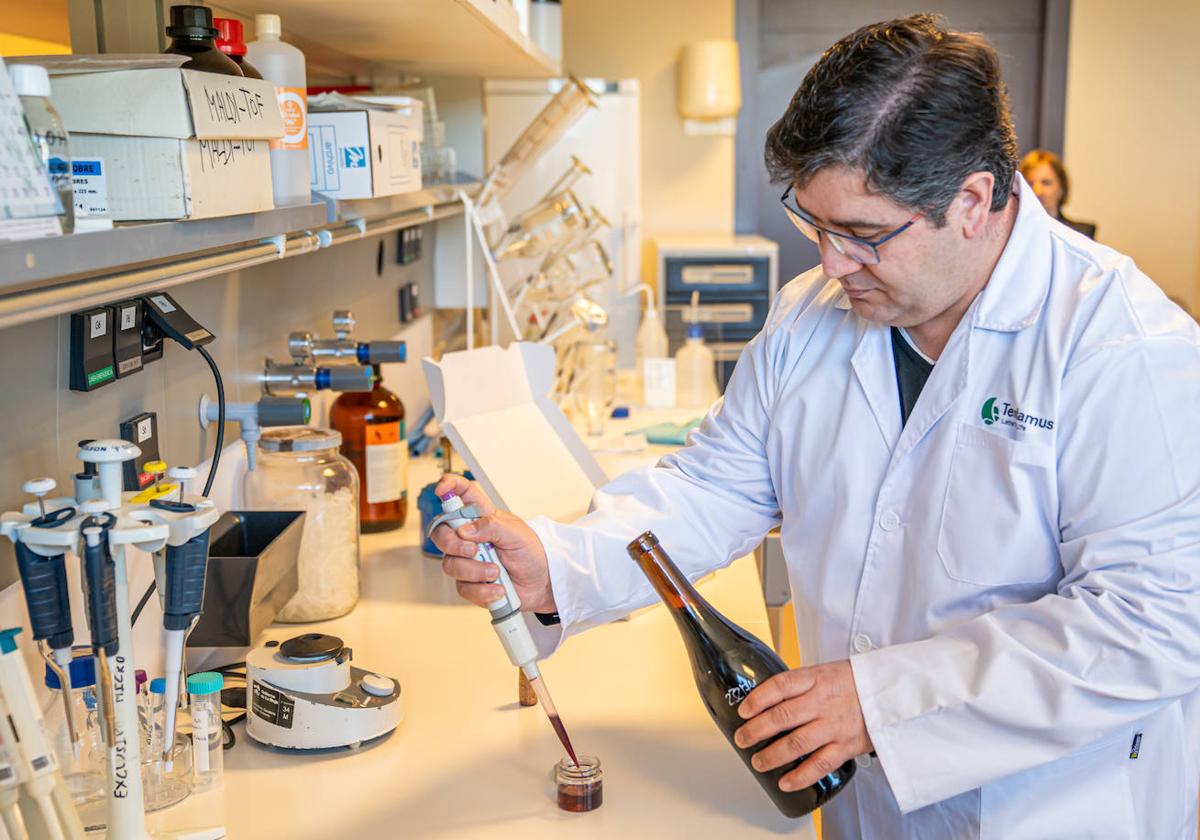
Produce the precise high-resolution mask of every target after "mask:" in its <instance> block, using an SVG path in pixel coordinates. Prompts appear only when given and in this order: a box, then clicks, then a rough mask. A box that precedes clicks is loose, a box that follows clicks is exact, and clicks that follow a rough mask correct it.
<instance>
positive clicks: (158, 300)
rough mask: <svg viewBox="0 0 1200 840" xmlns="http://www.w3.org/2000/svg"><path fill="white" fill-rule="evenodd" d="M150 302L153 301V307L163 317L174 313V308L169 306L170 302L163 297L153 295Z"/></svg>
mask: <svg viewBox="0 0 1200 840" xmlns="http://www.w3.org/2000/svg"><path fill="white" fill-rule="evenodd" d="M150 300H152V301H154V305H155V306H157V307H158V311H159V312H162V313H163V314H164V315H165V314H166V313H168V312H174V311H175V307H174V306H172V305H171V301H169V300H167V299H166V297H164V296H163V295H153V296H151V298H150Z"/></svg>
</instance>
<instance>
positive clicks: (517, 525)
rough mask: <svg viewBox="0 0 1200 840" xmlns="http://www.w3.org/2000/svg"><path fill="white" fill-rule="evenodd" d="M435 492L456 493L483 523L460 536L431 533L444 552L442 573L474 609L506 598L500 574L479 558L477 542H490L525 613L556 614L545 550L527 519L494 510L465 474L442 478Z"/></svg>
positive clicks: (476, 523) (451, 532) (446, 531)
mask: <svg viewBox="0 0 1200 840" xmlns="http://www.w3.org/2000/svg"><path fill="white" fill-rule="evenodd" d="M435 492H436V493H437V494H438V496H441V495H443V494H445V493H451V492H453V493H457V494H458V496H459V498H461V499H462V500H463V502H464V504H468V505H472V504H473V505H477V506H478V507H479V509H480V511H481V512H482V513H483V514H484V516H483V518H482V519H477V520H476V521H474V522H471V523H468V524H466V525H464V526H462V527H461V528H459V529H458V530H457V531H454V530H451V528H450V526H449V525H441V526H439V527H438V528H437V530H435V531H434V532H433V543H434V545H436V546H437V547H438V548H440V549H441V550H442V551H443V552H444V553H445V555H446V556H445V558H444V559H443V560H442V571H444V572H445V573H446V574H447V575H448V576H449V577H452V578H454V579H455V581H457V586H458V594H459V595H461V596H462V597H463V598H465V599H467V600H468V601H470V602H471V603H473V604H479V605H480V606H487V605H488V604H489V603H491V602H492V601H495V600H497V599H499V598H502V597H504V589H503V588H502V587H501V586H500V584H498V583H491V582H490V581H494V580H496V578H497V576H498V574H499V570H497V569H496V567H495V566H494V565H493V564H491V563H481V562H479V561H478V560H476V559H475V552H476V551H477V550H478V547H479V543H485V542H490V543H491V544H492V545H493V546H494V547H495V549H496V553H497V554H498V555H499V556H500V562H501V563H503V564H504V568H506V569H508V576H509V577H510V578H512V582H513V588H515V589H516V590H517V596H518V597H520V599H521V608H522V609H524V610H528V611H530V612H539V613H552V612H557V611H558V608H557V607H556V606H555V604H554V592H553V591H552V590H551V588H550V570H549V565H548V563H547V561H546V549H545V548H543V547H542V541H541V540H539V539H538V536H537V534H535V533H534V532H533V529H532V528H530V527H529V525H528V524H526V522H525V520H523V519H520V518H518V517H516V516H513V515H512V514H511V513H505V512H503V511H498V510H496V506H495V505H493V504H492V501H491V499H489V498H488V497H487V494H486V493H484V492H483V490H482V489H480V487H479V486H478V485H477V484H474V483H473V482H470V481H468V480H467V479H465V478H463V477H462V476H461V475H452V474H448V475H444V476H442V479H441V481H439V482H438V484H437V487H436V488H435Z"/></svg>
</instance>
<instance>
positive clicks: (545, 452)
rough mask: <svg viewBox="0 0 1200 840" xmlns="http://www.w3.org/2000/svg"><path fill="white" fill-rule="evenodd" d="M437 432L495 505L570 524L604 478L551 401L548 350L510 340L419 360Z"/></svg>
mask: <svg viewBox="0 0 1200 840" xmlns="http://www.w3.org/2000/svg"><path fill="white" fill-rule="evenodd" d="M421 365H422V367H424V369H425V381H426V384H428V386H429V396H430V398H431V399H432V401H433V410H434V413H435V414H436V415H437V419H438V422H440V423H441V424H442V432H443V434H445V435H446V436H447V437H448V438H450V442H451V443H452V444H453V445H454V450H455V451H456V452H457V453H458V454H459V455H461V456H462V458H463V460H464V461H466V463H467V466H468V467H469V468H470V470H471V472H472V473H474V474H475V478H476V479H477V480H478V481H479V483H480V484H481V485H483V489H484V490H486V491H487V494H488V496H489V497H491V499H492V501H494V502H495V503H496V504H497V505H498V506H499V507H500V508H502V509H504V510H507V511H510V512H512V513H515V514H516V515H517V516H521V517H525V518H528V517H530V516H537V515H539V514H544V515H546V516H549V517H551V518H552V519H557V520H559V521H564V522H566V521H571V520H573V519H575V518H576V517H578V516H581V515H583V514H584V513H586V512H587V509H588V505H589V504H590V503H591V499H592V494H593V493H594V492H595V490H596V488H597V487H599V486H600V485H602V484H604V483H606V482H607V481H608V478H607V476H605V474H604V470H603V469H602V468H601V467H600V464H599V463H598V462H597V461H596V458H595V456H594V455H592V453H591V451H590V450H589V449H588V448H587V444H585V443H584V442H583V440H582V438H580V437H579V433H578V432H576V431H575V428H574V427H573V426H572V425H571V422H570V421H569V420H568V419H567V417H566V415H565V414H563V413H562V410H561V409H560V408H559V407H558V405H557V404H555V402H554V400H553V399H552V398H551V396H550V392H551V390H552V389H553V387H554V348H552V347H549V346H547V345H544V344H532V343H529V342H516V343H513V344H510V345H509V346H508V347H506V348H504V349H501V348H499V347H495V346H491V347H481V348H479V349H478V350H467V351H464V352H461V353H447V354H446V355H444V356H443V357H442V360H441V361H440V362H435V361H433V360H432V359H429V358H426V359H423V360H422V361H421Z"/></svg>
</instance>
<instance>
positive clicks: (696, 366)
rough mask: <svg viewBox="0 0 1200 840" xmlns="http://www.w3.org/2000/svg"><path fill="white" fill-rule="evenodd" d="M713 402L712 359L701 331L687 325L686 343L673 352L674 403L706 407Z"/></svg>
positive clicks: (698, 328) (713, 364)
mask: <svg viewBox="0 0 1200 840" xmlns="http://www.w3.org/2000/svg"><path fill="white" fill-rule="evenodd" d="M716 399H717V371H716V358H715V357H714V356H713V351H712V350H710V349H708V347H706V346H705V344H704V328H703V327H702V326H701V325H700V324H688V334H687V341H686V342H684V345H683V346H682V347H680V348H679V349H678V350H676V351H675V404H676V405H678V406H679V407H680V408H708V407H709V406H710V405H712V404H713V403H714V402H716Z"/></svg>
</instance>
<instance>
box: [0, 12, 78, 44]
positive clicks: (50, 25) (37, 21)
mask: <svg viewBox="0 0 1200 840" xmlns="http://www.w3.org/2000/svg"><path fill="white" fill-rule="evenodd" d="M70 44H71V34H70V32H69V30H68V26H67V0H37V2H34V3H29V2H27V0H0V56H10V55H52V54H61V53H69V52H70V51H71V46H70Z"/></svg>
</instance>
